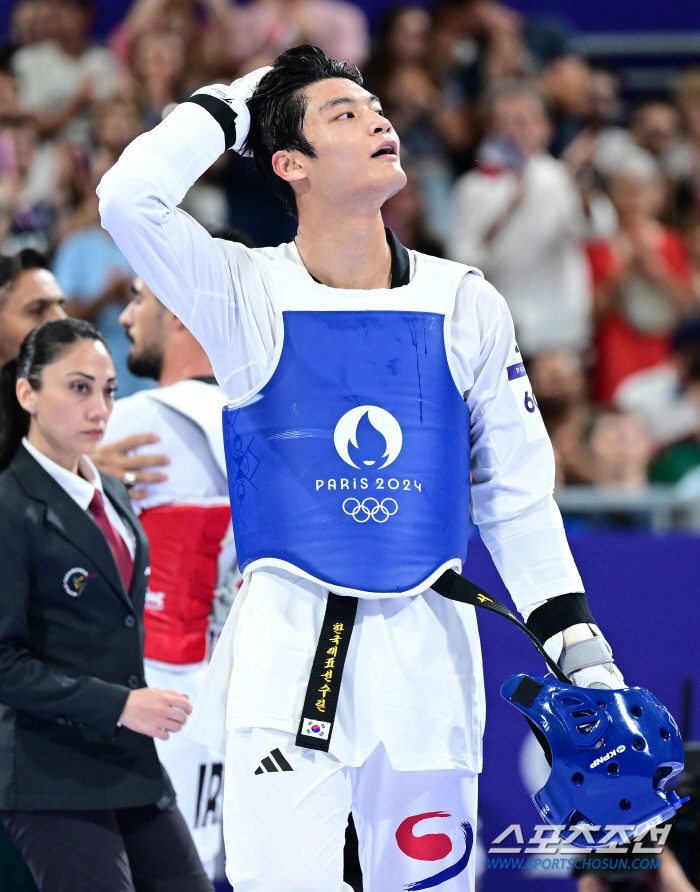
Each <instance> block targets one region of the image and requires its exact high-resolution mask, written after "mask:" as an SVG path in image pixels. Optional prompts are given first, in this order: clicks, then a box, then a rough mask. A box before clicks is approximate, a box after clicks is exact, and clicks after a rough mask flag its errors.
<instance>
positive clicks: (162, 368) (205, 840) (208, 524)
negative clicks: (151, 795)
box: [105, 279, 240, 878]
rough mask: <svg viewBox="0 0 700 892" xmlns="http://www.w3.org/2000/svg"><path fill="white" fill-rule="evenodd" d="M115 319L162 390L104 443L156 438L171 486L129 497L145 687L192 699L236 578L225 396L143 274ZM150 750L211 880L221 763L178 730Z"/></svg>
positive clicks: (117, 419) (121, 407)
mask: <svg viewBox="0 0 700 892" xmlns="http://www.w3.org/2000/svg"><path fill="white" fill-rule="evenodd" d="M120 321H121V323H122V325H123V326H124V327H125V328H126V330H127V335H128V337H129V339H130V340H131V342H132V344H133V346H132V348H131V352H130V354H129V360H128V362H129V368H130V369H131V370H132V371H133V372H134V374H136V375H140V376H143V377H149V378H155V379H157V380H158V383H159V384H160V387H158V388H157V389H155V390H142V391H140V392H138V393H135V394H133V395H132V396H128V397H125V398H124V399H122V400H117V402H116V404H115V406H114V411H113V412H112V416H111V418H110V421H109V425H108V427H107V436H106V438H105V439H106V440H108V441H111V440H120V439H122V438H124V437H128V436H130V435H132V434H134V433H136V432H138V431H142V430H149V431H153V432H154V433H155V434H157V435H158V437H159V442H158V445H157V447H156V446H151V447H148V446H145V447H142V448H141V450H140V452H141V454H147V453H148V450H149V449H151V450H154V449H156V448H157V449H164V450H166V451H167V454H168V456H169V457H170V465H169V467H168V479H167V481H166V482H161V483H154V484H151V485H149V486H148V487H147V492H146V494H145V497H144V498H142V499H140V500H139V501H136V502H134V508H135V509H136V510H137V511H139V512H140V520H141V523H142V524H143V526H144V528H145V530H146V533H147V535H148V539H149V542H150V546H151V575H150V578H149V586H148V592H147V594H146V605H145V611H144V623H145V627H146V643H145V658H146V659H145V666H146V680H147V682H148V684H149V686H151V687H156V688H160V687H163V685H166V686H167V687H168V689H172V690H177V691H180V692H181V693H183V694H187V696H188V697H189V698H190V700H191V701H192V702H194V701H195V700H196V698H197V695H198V694H199V689H200V687H201V684H202V681H203V679H204V674H205V672H206V666H207V657H208V655H209V653H208V652H209V649H210V647H209V636H210V634H211V631H212V627H211V622H210V618H211V614H212V609H213V608H215V607H221V606H222V604H221V602H222V601H223V602H225V603H224V605H223V607H224V611H226V608H227V607H228V606H230V602H231V601H232V600H233V595H234V594H235V592H236V589H237V583H238V581H239V580H240V576H239V574H238V568H237V564H236V556H235V550H234V548H233V537H232V536H231V534H230V526H231V512H230V508H229V500H228V488H227V485H226V468H225V463H224V444H223V437H222V431H221V408H222V406H223V405H224V402H225V397H224V394H223V393H222V391H221V389H220V388H219V387H218V385H217V384H216V379H215V378H214V376H213V372H212V368H211V363H210V362H209V360H208V359H207V356H206V353H205V352H204V350H203V349H202V347H201V346H200V345H199V344H198V343H197V341H196V340H195V338H194V337H193V336H192V334H190V332H189V331H188V330H187V329H186V328H185V326H184V325H183V324H182V323H181V322H180V320H179V319H178V318H177V317H176V316H174V315H173V314H172V313H171V312H170V311H169V310H167V309H166V308H165V307H164V306H163V304H162V303H161V302H160V301H159V300H158V298H157V297H156V296H155V295H154V294H153V292H152V291H151V290H150V289H149V288H148V286H147V285H144V283H143V282H142V281H141V280H140V279H136V280H135V282H134V286H133V298H132V300H131V302H130V303H129V304H128V306H127V307H126V308H125V310H124V311H123V313H122V315H121V320H120ZM222 545H223V549H222ZM217 586H218V591H217V595H218V598H217V599H216V600H215V590H217ZM224 616H225V612H224ZM156 745H157V747H158V755H159V757H160V759H161V761H162V762H163V764H164V765H165V766H166V768H167V771H168V774H169V775H170V777H171V779H172V781H173V785H174V787H175V791H176V793H177V798H178V804H179V806H180V810H181V811H182V813H183V815H184V817H185V820H186V821H187V824H188V827H189V828H190V832H191V833H192V836H193V839H194V841H195V844H196V846H197V850H198V852H199V856H200V858H201V859H202V864H203V865H204V868H205V870H206V871H207V873H208V875H209V877H210V878H213V876H214V870H215V859H216V855H217V854H218V851H219V849H220V847H221V812H222V801H221V800H222V795H223V794H222V783H223V764H222V760H221V757H220V756H219V755H218V754H216V753H215V752H213V751H212V750H210V749H209V748H208V747H206V746H203V745H202V744H200V743H196V742H195V741H194V740H188V739H187V738H184V737H183V736H182V735H181V734H178V735H176V736H171V738H170V740H167V741H160V740H159V741H157V743H156Z"/></svg>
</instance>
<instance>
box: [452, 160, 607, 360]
mask: <svg viewBox="0 0 700 892" xmlns="http://www.w3.org/2000/svg"><path fill="white" fill-rule="evenodd" d="M523 176H524V184H525V197H524V198H523V200H522V202H521V203H520V205H519V206H518V207H517V208H516V209H515V210H514V211H513V212H512V214H511V215H510V217H509V218H508V220H507V222H505V223H504V224H503V226H502V228H501V229H500V231H499V232H498V233H497V234H496V235H495V236H494V238H493V239H492V241H490V242H489V241H488V240H487V238H486V235H487V233H488V231H489V229H490V228H491V227H492V226H493V225H494V224H495V223H496V222H497V221H498V220H499V219H500V218H501V217H502V215H504V214H505V213H506V212H507V209H508V207H509V206H510V204H511V202H512V201H513V199H514V197H515V195H516V193H517V190H518V188H519V181H518V178H517V177H516V175H515V174H514V173H512V172H511V171H503V172H502V173H499V174H496V175H490V174H486V173H483V172H481V171H479V170H472V171H469V173H465V174H464V175H463V176H461V177H460V178H459V179H458V180H457V183H456V184H455V187H454V192H453V202H454V213H453V219H452V230H451V232H452V234H451V237H450V238H449V239H448V242H447V253H448V256H449V257H451V258H452V260H456V261H457V262H459V263H470V264H473V265H474V266H478V267H479V268H480V269H482V270H483V272H484V275H485V276H486V278H487V279H488V280H489V281H490V282H492V283H493V285H494V286H495V288H496V289H497V290H498V291H500V292H501V294H502V295H503V297H504V298H505V300H506V303H507V304H508V308H509V310H510V312H511V313H512V315H513V322H514V323H515V333H516V336H517V338H518V343H519V344H520V347H521V349H522V351H523V353H524V354H525V356H536V355H537V354H538V353H542V352H544V351H545V350H557V349H559V350H582V349H584V348H585V347H587V346H588V344H589V342H590V338H591V331H592V328H591V306H592V288H591V282H590V274H589V270H588V264H587V261H586V254H585V250H584V238H585V235H586V226H585V220H584V216H583V211H582V208H581V201H580V198H579V196H578V192H577V190H576V184H575V183H574V180H573V178H572V176H571V174H570V173H569V171H568V169H567V168H566V166H565V164H564V163H563V162H562V161H557V160H556V159H555V158H552V157H551V156H549V155H538V156H536V157H534V158H530V159H529V161H528V162H527V166H526V168H525V172H524V175H523Z"/></svg>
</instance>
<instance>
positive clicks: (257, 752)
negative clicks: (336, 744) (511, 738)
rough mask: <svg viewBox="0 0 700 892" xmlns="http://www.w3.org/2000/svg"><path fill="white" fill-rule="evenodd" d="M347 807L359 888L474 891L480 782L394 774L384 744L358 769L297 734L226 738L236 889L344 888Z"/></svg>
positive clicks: (310, 891) (444, 774)
mask: <svg viewBox="0 0 700 892" xmlns="http://www.w3.org/2000/svg"><path fill="white" fill-rule="evenodd" d="M351 810H352V813H353V817H354V820H355V825H356V827H357V834H358V838H359V843H360V862H361V865H362V873H363V881H364V890H365V892H404V890H406V892H417V890H421V889H433V888H435V889H438V890H439V892H472V890H473V889H474V848H475V840H476V813H477V776H476V775H474V774H471V773H470V772H468V771H466V770H461V769H453V770H442V771H395V770H394V769H392V767H391V764H390V762H389V759H388V757H387V755H386V752H385V750H384V748H383V747H378V748H377V749H376V750H375V751H374V752H373V753H372V754H371V755H370V756H369V758H368V759H367V760H366V762H365V763H364V764H363V765H361V766H360V767H359V768H351V767H348V766H346V765H342V764H341V763H340V762H338V761H337V760H336V759H335V758H333V757H332V756H329V755H328V754H327V753H320V752H317V751H313V750H305V749H300V748H299V747H297V746H295V744H294V736H293V735H291V734H287V733H283V732H281V731H270V730H265V729H260V728H253V729H250V730H246V731H232V732H230V733H229V736H228V741H227V747H226V785H225V788H224V843H225V847H226V860H227V863H226V874H227V876H228V879H229V881H230V882H231V884H232V885H233V887H234V889H235V890H236V892H341V890H346V892H347V890H349V888H350V887H349V886H347V885H344V884H343V845H344V841H345V828H346V825H347V816H348V814H349V812H350V811H351Z"/></svg>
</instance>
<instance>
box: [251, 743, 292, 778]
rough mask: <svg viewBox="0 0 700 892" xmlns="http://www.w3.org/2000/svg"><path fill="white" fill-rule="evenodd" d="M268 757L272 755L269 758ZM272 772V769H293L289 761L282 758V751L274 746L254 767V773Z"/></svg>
mask: <svg viewBox="0 0 700 892" xmlns="http://www.w3.org/2000/svg"><path fill="white" fill-rule="evenodd" d="M270 757H274V759H273V758H270ZM266 771H267V772H269V773H272V772H273V771H294V769H293V768H292V766H291V765H290V764H289V762H288V761H287V760H286V759H285V758H284V756H283V755H282V753H281V752H280V751H279V750H278V749H277V748H275V749H274V750H272V752H271V753H270V755H269V756H265V758H264V759H263V760H262V762H261V763H260V765H259V766H258V767H257V768H256V769H255V772H254V774H265V772H266Z"/></svg>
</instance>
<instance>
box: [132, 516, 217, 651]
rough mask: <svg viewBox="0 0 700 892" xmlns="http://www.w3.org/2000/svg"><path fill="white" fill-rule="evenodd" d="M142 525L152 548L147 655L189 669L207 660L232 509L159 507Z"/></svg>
mask: <svg viewBox="0 0 700 892" xmlns="http://www.w3.org/2000/svg"><path fill="white" fill-rule="evenodd" d="M139 519H140V521H141V523H142V524H143V528H144V530H145V531H146V535H147V536H148V540H149V542H150V545H151V576H150V579H149V583H148V592H147V593H146V607H145V610H144V615H143V619H144V624H145V627H146V647H145V654H144V655H145V656H146V658H147V659H150V660H159V661H161V662H163V663H174V664H176V665H186V664H189V663H199V662H201V661H202V660H204V658H205V657H206V651H207V630H208V627H209V613H210V610H211V605H212V601H213V599H214V590H215V588H216V583H217V576H218V564H217V560H218V557H219V553H220V552H221V540H222V539H223V538H224V535H225V533H226V530H227V528H228V525H229V523H230V522H231V509H230V508H229V506H228V505H222V504H215V505H206V504H199V505H160V506H158V507H156V508H149V509H147V510H146V511H143V512H142V514H141V516H140V518H139Z"/></svg>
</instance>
